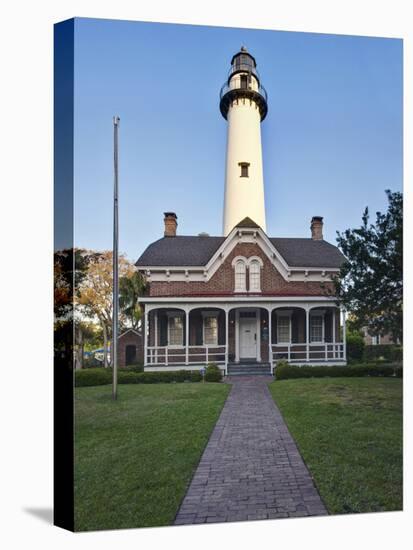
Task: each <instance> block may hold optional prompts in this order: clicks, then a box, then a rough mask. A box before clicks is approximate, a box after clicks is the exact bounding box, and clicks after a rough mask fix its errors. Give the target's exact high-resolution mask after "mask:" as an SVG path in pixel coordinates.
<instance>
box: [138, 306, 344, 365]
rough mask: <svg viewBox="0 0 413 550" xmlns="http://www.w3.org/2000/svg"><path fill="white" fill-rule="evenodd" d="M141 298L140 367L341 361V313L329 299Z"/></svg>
mask: <svg viewBox="0 0 413 550" xmlns="http://www.w3.org/2000/svg"><path fill="white" fill-rule="evenodd" d="M152 300H153V299H151V298H149V301H148V302H147V303H145V316H144V323H145V330H144V366H145V370H158V369H162V370H175V369H182V368H186V369H194V370H196V369H199V368H202V367H204V366H205V365H206V364H207V363H210V362H213V363H217V364H218V365H220V367H221V368H222V370H223V371H224V372H225V373H227V372H228V366H229V365H232V364H235V365H242V364H250V365H251V366H252V365H268V366H269V367H270V368H271V369H272V367H274V366H276V364H277V362H278V361H280V360H286V361H287V362H289V363H292V364H307V365H320V364H331V365H336V364H341V365H342V364H345V363H346V349H345V344H344V342H345V315H344V313H343V311H342V310H340V309H339V308H338V307H337V306H336V305H335V303H334V302H333V301H332V300H328V299H325V298H324V299H322V300H300V301H298V300H291V299H290V300H289V301H287V300H280V299H277V300H273V301H268V300H267V301H252V300H251V299H249V300H245V301H237V302H231V301H229V300H227V301H224V300H222V301H219V300H215V301H212V300H211V299H208V300H207V301H205V302H200V301H198V302H195V301H194V302H190V301H189V300H190V298H189V299H187V300H186V301H185V302H184V303H182V302H180V301H177V300H175V301H168V302H162V301H160V300H158V301H156V302H155V301H152Z"/></svg>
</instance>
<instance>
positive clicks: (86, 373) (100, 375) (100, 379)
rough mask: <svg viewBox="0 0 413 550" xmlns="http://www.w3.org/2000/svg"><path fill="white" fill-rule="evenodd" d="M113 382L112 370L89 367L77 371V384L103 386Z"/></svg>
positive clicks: (80, 385) (77, 385)
mask: <svg viewBox="0 0 413 550" xmlns="http://www.w3.org/2000/svg"><path fill="white" fill-rule="evenodd" d="M111 382H112V370H111V369H105V368H87V369H82V370H77V371H75V386H76V387H82V386H103V385H104V384H110V383H111Z"/></svg>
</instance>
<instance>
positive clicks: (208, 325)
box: [204, 315, 218, 346]
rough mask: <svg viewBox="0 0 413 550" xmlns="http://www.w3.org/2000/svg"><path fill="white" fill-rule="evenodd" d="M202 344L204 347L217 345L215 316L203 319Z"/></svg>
mask: <svg viewBox="0 0 413 550" xmlns="http://www.w3.org/2000/svg"><path fill="white" fill-rule="evenodd" d="M204 344H205V345H206V346H216V345H218V317H217V316H216V315H207V316H205V317H204Z"/></svg>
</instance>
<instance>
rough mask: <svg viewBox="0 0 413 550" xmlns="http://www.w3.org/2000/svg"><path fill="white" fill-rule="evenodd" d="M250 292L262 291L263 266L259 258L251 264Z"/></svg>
mask: <svg viewBox="0 0 413 550" xmlns="http://www.w3.org/2000/svg"><path fill="white" fill-rule="evenodd" d="M250 292H261V266H260V264H259V262H258V261H257V260H253V261H252V262H251V264H250Z"/></svg>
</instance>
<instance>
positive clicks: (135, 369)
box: [119, 363, 143, 372]
mask: <svg viewBox="0 0 413 550" xmlns="http://www.w3.org/2000/svg"><path fill="white" fill-rule="evenodd" d="M119 370H122V371H125V372H143V364H142V363H140V364H137V365H127V366H126V367H119Z"/></svg>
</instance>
